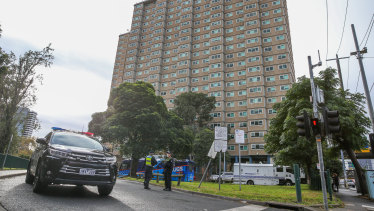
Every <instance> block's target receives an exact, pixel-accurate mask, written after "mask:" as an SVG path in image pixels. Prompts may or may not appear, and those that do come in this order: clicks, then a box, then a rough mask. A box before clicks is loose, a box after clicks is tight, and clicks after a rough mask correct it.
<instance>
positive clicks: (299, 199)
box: [293, 164, 303, 203]
mask: <svg viewBox="0 0 374 211" xmlns="http://www.w3.org/2000/svg"><path fill="white" fill-rule="evenodd" d="M293 170H294V172H295V174H294V175H295V187H296V198H297V203H301V202H302V201H303V200H302V197H301V186H300V168H299V164H293Z"/></svg>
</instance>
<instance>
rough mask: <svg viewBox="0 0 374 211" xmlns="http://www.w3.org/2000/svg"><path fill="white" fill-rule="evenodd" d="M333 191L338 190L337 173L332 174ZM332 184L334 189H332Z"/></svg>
mask: <svg viewBox="0 0 374 211" xmlns="http://www.w3.org/2000/svg"><path fill="white" fill-rule="evenodd" d="M332 181H333V191H335V192H339V175H338V174H337V173H333V174H332ZM334 186H335V188H336V189H334Z"/></svg>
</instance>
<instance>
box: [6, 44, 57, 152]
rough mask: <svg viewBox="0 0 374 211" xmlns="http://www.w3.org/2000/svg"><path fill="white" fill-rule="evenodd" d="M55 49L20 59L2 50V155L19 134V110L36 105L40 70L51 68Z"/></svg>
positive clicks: (36, 52) (49, 48) (47, 48)
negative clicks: (11, 137)
mask: <svg viewBox="0 0 374 211" xmlns="http://www.w3.org/2000/svg"><path fill="white" fill-rule="evenodd" d="M52 51H53V49H52V48H51V47H50V45H48V46H47V47H45V48H44V49H43V50H41V51H32V50H30V51H27V52H26V53H24V54H23V55H21V56H19V57H18V58H17V57H16V56H15V55H14V53H13V52H10V53H6V52H5V51H3V50H2V48H1V47H0V152H3V151H4V150H5V148H6V145H7V143H8V142H9V140H10V136H11V134H12V133H15V131H16V130H15V128H14V127H15V117H16V113H17V110H18V108H20V107H25V108H27V107H30V106H31V105H33V104H34V103H35V101H36V96H35V92H36V90H37V88H36V83H37V82H40V83H41V81H42V79H43V77H42V74H39V73H37V71H36V68H37V67H38V66H45V67H49V66H50V65H51V64H52V61H53V58H54V57H53V55H52Z"/></svg>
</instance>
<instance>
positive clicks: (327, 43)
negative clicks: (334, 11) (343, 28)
mask: <svg viewBox="0 0 374 211" xmlns="http://www.w3.org/2000/svg"><path fill="white" fill-rule="evenodd" d="M326 33H327V39H326V40H327V41H326V60H327V55H328V54H329V7H328V4H327V0H326Z"/></svg>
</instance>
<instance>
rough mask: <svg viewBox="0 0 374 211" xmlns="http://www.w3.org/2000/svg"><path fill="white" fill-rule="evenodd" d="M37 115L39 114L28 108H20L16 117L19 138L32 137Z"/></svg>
mask: <svg viewBox="0 0 374 211" xmlns="http://www.w3.org/2000/svg"><path fill="white" fill-rule="evenodd" d="M37 115H38V114H37V113H36V112H35V111H32V110H30V109H28V108H23V107H20V108H18V110H17V115H16V120H17V124H16V127H17V132H18V135H19V136H22V137H27V138H29V137H31V136H32V133H33V131H34V127H35V122H36V118H37Z"/></svg>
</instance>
